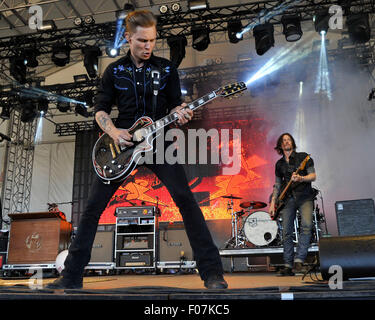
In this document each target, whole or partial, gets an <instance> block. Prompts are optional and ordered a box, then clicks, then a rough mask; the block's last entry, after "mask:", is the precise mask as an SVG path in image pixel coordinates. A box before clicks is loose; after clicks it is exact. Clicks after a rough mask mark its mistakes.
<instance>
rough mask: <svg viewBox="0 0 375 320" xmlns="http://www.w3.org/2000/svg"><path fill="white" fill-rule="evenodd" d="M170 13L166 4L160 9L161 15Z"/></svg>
mask: <svg viewBox="0 0 375 320" xmlns="http://www.w3.org/2000/svg"><path fill="white" fill-rule="evenodd" d="M168 11H169V9H168V6H167V5H166V4H163V5H162V6H160V7H159V12H160V13H161V14H166V13H167V12H168Z"/></svg>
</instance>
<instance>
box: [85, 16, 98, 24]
mask: <svg viewBox="0 0 375 320" xmlns="http://www.w3.org/2000/svg"><path fill="white" fill-rule="evenodd" d="M83 21H84V23H85V25H91V24H94V23H95V20H94V18H93V17H92V16H86V17H84V18H83Z"/></svg>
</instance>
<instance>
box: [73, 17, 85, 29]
mask: <svg viewBox="0 0 375 320" xmlns="http://www.w3.org/2000/svg"><path fill="white" fill-rule="evenodd" d="M82 22H83V20H82V18H81V17H76V18H74V25H76V26H77V27H80V26H81V25H82Z"/></svg>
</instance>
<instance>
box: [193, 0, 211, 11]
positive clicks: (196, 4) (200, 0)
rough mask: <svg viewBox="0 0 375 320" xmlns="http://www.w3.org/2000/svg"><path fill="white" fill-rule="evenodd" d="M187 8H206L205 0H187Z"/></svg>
mask: <svg viewBox="0 0 375 320" xmlns="http://www.w3.org/2000/svg"><path fill="white" fill-rule="evenodd" d="M188 8H189V10H203V9H207V8H208V3H207V0H188Z"/></svg>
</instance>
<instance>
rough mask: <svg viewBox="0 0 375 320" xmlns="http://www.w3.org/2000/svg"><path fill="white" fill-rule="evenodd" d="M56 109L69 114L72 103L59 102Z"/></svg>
mask: <svg viewBox="0 0 375 320" xmlns="http://www.w3.org/2000/svg"><path fill="white" fill-rule="evenodd" d="M56 107H57V109H58V110H59V111H60V112H68V111H69V110H70V103H69V102H68V101H58V102H57V105H56Z"/></svg>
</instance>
